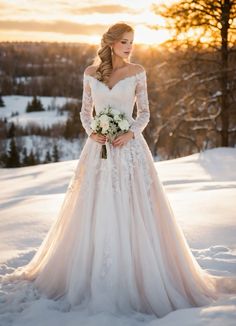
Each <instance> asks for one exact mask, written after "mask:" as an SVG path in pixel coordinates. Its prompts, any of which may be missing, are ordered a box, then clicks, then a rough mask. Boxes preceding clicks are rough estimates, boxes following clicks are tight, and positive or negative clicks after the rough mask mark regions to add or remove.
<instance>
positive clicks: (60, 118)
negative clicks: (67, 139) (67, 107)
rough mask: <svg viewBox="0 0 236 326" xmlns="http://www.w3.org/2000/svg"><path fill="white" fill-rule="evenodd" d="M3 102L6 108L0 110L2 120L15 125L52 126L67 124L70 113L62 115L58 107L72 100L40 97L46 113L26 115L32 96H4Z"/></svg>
mask: <svg viewBox="0 0 236 326" xmlns="http://www.w3.org/2000/svg"><path fill="white" fill-rule="evenodd" d="M2 98H3V101H4V103H5V107H3V108H0V118H5V117H6V118H7V120H8V122H14V123H15V124H18V125H21V126H22V127H24V126H26V125H27V124H29V123H34V124H37V125H39V126H41V127H42V126H51V125H52V124H54V123H65V122H66V120H67V117H68V113H67V112H65V111H64V113H63V115H61V114H60V113H59V112H58V110H57V109H56V108H57V107H61V106H62V105H64V104H65V103H66V102H67V101H69V100H72V99H69V98H68V99H67V98H65V97H54V98H53V97H48V96H38V99H40V100H41V102H42V104H43V107H44V108H45V111H40V112H30V113H26V107H27V103H28V102H31V101H32V97H31V96H20V95H19V96H17V95H10V96H3V97H2ZM49 105H50V106H53V107H55V110H52V111H48V110H47V107H48V106H49ZM16 112H18V113H19V115H16V116H12V113H13V114H14V113H16Z"/></svg>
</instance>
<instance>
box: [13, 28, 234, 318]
mask: <svg viewBox="0 0 236 326" xmlns="http://www.w3.org/2000/svg"><path fill="white" fill-rule="evenodd" d="M133 37H134V30H133V28H132V27H131V26H129V25H127V24H125V23H117V24H115V25H113V26H111V27H110V28H109V29H108V30H107V32H106V33H104V35H103V37H102V41H101V48H100V49H99V51H98V57H99V59H100V61H99V62H98V63H96V62H95V63H94V64H93V65H92V66H89V67H87V68H86V70H85V71H84V76H83V78H84V79H83V96H82V108H81V113H80V117H81V121H82V124H83V127H84V129H85V130H86V133H87V135H88V138H87V140H86V143H85V145H84V147H83V150H82V152H81V155H80V159H79V162H78V165H77V167H76V170H75V173H74V176H73V178H72V179H71V182H70V184H69V187H68V190H67V193H66V195H65V199H64V202H63V205H62V207H61V211H60V213H59V216H58V218H57V219H56V221H55V222H54V224H53V225H52V227H51V229H50V231H49V232H48V234H47V236H46V238H45V239H44V241H43V243H42V244H41V246H40V248H39V250H38V251H37V253H36V255H35V256H34V258H33V259H32V261H31V262H30V263H29V264H28V265H26V266H24V267H23V268H19V269H18V271H17V272H15V273H14V275H12V278H14V277H17V276H16V275H18V277H19V278H23V279H27V280H32V281H33V282H34V285H35V286H36V288H37V289H38V290H39V291H40V292H41V293H43V294H46V295H47V297H48V298H52V299H59V298H63V300H66V302H68V303H69V304H70V306H71V307H75V306H78V307H87V308H89V309H90V311H91V312H99V311H109V312H118V313H128V314H130V313H132V312H141V313H145V314H155V315H156V316H157V317H163V316H164V315H166V314H168V313H169V312H171V311H173V310H176V309H180V308H186V307H194V306H202V305H206V304H209V303H211V302H214V300H216V299H217V298H218V297H219V295H220V288H221V290H225V291H229V287H230V286H232V285H233V283H232V282H233V280H231V283H230V280H229V279H228V280H227V279H226V278H223V277H216V276H213V275H211V274H208V273H207V272H206V271H204V270H203V269H202V268H201V267H200V266H199V264H198V263H197V261H196V259H195V258H194V256H193V255H192V253H191V251H190V248H189V246H188V244H187V242H186V239H185V237H184V235H183V232H182V230H181V229H180V227H179V226H178V224H177V222H176V220H175V217H174V214H173V212H172V209H171V207H170V204H169V202H168V199H167V197H166V194H165V192H164V189H163V186H162V184H161V183H160V181H159V177H158V175H157V172H156V169H155V166H154V161H153V157H152V155H151V152H150V150H149V148H148V145H147V143H146V141H145V139H144V137H143V135H142V131H143V130H144V128H145V127H146V125H147V124H148V122H149V119H150V112H149V102H148V95H147V80H146V71H145V69H144V68H143V67H142V66H141V65H139V64H134V63H131V62H130V61H129V57H130V54H131V51H132V45H133ZM135 101H136V103H137V117H136V119H133V118H132V113H133V106H134V102H135ZM107 105H111V106H112V107H113V108H114V109H117V110H120V111H121V112H124V113H125V114H126V117H127V119H128V120H129V122H130V129H129V131H127V132H125V133H124V134H122V135H119V136H118V137H117V138H116V139H115V140H114V141H113V142H112V143H109V142H108V141H107V139H106V137H105V136H103V135H99V134H97V133H95V132H94V131H93V129H92V128H91V121H92V117H93V108H94V106H95V110H96V113H98V112H100V111H101V110H102V109H103V108H104V107H106V106H107ZM104 144H105V145H106V149H107V159H102V158H101V156H100V153H101V145H104ZM10 276H11V275H9V278H10ZM234 285H235V283H234Z"/></svg>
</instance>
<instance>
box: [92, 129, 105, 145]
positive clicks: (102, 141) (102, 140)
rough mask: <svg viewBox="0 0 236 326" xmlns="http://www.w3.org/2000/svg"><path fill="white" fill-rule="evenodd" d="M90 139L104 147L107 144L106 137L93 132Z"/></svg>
mask: <svg viewBox="0 0 236 326" xmlns="http://www.w3.org/2000/svg"><path fill="white" fill-rule="evenodd" d="M89 137H90V138H92V139H93V140H95V141H96V142H98V143H99V144H102V145H104V144H105V142H106V136H105V135H101V134H98V133H96V132H93V133H92V134H91V135H90V136H89Z"/></svg>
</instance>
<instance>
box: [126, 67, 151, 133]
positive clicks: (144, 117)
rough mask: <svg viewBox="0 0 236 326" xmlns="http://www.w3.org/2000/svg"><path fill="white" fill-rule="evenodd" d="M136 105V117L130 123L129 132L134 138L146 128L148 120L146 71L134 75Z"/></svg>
mask: <svg viewBox="0 0 236 326" xmlns="http://www.w3.org/2000/svg"><path fill="white" fill-rule="evenodd" d="M136 80H137V84H136V88H135V95H136V104H137V117H136V119H135V121H134V122H133V123H132V125H131V127H130V130H132V131H133V132H134V137H135V138H136V137H137V136H138V135H139V134H140V133H141V132H142V131H143V130H144V128H145V127H146V125H147V124H148V122H149V120H150V110H149V101H148V93H147V76H146V71H143V73H141V74H137V75H136Z"/></svg>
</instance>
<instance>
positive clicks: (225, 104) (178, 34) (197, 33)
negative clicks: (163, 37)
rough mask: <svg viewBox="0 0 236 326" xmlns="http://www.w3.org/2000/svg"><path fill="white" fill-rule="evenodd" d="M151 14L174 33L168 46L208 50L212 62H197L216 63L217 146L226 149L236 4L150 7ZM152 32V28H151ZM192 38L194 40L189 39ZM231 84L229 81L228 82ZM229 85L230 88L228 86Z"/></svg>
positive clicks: (192, 1)
mask: <svg viewBox="0 0 236 326" xmlns="http://www.w3.org/2000/svg"><path fill="white" fill-rule="evenodd" d="M153 10H154V11H155V12H156V13H158V14H160V15H162V16H163V17H164V18H166V21H167V28H168V29H171V30H174V31H175V35H174V37H173V39H172V40H171V44H172V45H173V44H175V45H176V46H178V47H179V46H180V44H183V43H184V44H185V45H186V44H187V45H190V44H191V46H193V45H194V46H197V47H199V46H201V47H202V48H204V47H205V48H206V47H208V48H211V49H214V51H215V52H216V53H217V54H218V55H217V57H216V58H214V59H212V58H210V59H209V58H201V60H205V62H207V60H209V62H211V63H216V64H217V63H218V71H215V75H216V76H217V80H218V83H219V88H220V112H219V118H220V121H221V127H220V130H219V132H220V135H221V146H229V135H230V129H232V128H231V127H232V126H231V127H230V125H229V124H230V109H229V108H230V98H231V99H232V97H233V94H232V93H233V92H234V91H235V72H236V69H233V70H232V68H231V69H230V68H229V60H230V55H231V54H232V53H234V52H235V48H234V44H235V41H236V0H207V1H205V0H180V1H178V2H176V3H174V4H172V5H170V6H168V5H163V6H156V5H154V6H153ZM154 28H155V27H154ZM193 34H194V36H193ZM231 78H232V79H233V80H232V79H231ZM232 85H233V88H232V87H231V88H230V86H232Z"/></svg>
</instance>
